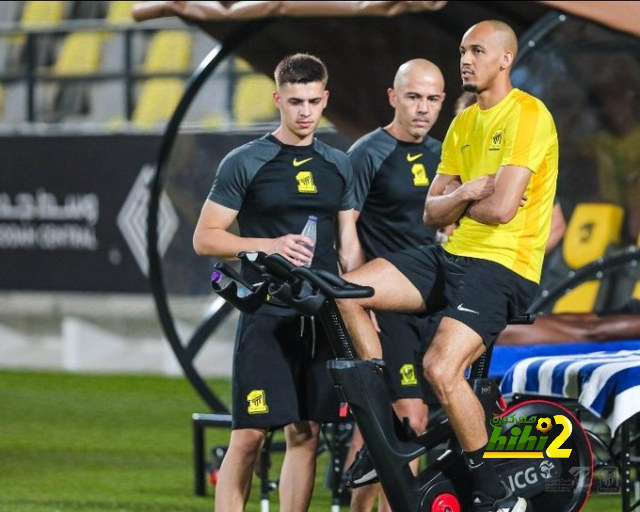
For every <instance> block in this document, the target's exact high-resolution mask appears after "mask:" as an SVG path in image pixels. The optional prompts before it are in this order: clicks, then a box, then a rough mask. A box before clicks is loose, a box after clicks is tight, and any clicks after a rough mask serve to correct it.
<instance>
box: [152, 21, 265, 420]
mask: <svg viewBox="0 0 640 512" xmlns="http://www.w3.org/2000/svg"><path fill="white" fill-rule="evenodd" d="M272 21H274V20H273V19H263V20H256V21H251V22H248V23H246V24H244V25H242V26H241V27H240V28H238V29H237V30H236V31H235V32H233V34H231V35H230V36H229V37H228V38H227V40H226V41H225V42H224V43H222V44H220V45H219V46H217V47H216V48H214V49H213V50H212V51H211V52H210V53H209V54H208V55H207V56H206V57H205V58H204V60H203V61H202V62H201V63H200V65H199V66H198V67H197V69H196V70H195V71H194V73H193V75H192V76H191V78H190V79H189V81H188V83H187V87H186V89H185V92H184V94H183V96H182V98H181V99H180V102H179V103H178V106H177V107H176V110H175V111H174V113H173V115H172V116H171V119H170V120H169V123H168V124H167V128H166V130H165V132H164V135H163V137H162V142H161V144H160V149H159V152H158V161H157V164H156V168H155V173H154V176H153V179H152V181H151V188H150V191H149V193H150V198H149V209H148V212H147V233H146V235H147V259H148V261H149V283H150V286H151V292H152V295H153V299H154V302H155V305H156V309H157V311H158V316H159V318H160V324H161V326H162V330H163V331H164V334H165V336H166V337H167V340H168V341H169V344H170V345H171V348H172V349H173V352H174V353H175V355H176V357H177V359H178V362H179V363H180V366H181V367H182V370H183V371H184V374H185V376H186V377H187V379H189V381H190V382H191V384H192V385H193V387H194V388H195V390H196V391H197V392H198V394H199V395H200V397H201V398H202V399H203V400H204V401H205V403H206V404H207V405H208V406H209V408H210V409H211V410H212V411H213V412H216V413H221V414H224V413H228V412H229V410H228V409H227V407H226V406H225V404H224V403H222V401H221V400H220V399H219V398H218V397H217V396H216V394H215V393H214V392H213V391H212V390H211V388H210V387H209V386H208V385H207V384H206V382H205V381H204V379H203V378H202V377H201V376H200V374H199V373H198V371H197V370H196V369H195V367H194V365H193V361H194V359H195V357H196V356H197V355H198V352H199V351H200V349H201V348H202V346H203V345H204V343H205V342H206V340H207V338H208V337H209V336H210V335H211V333H212V332H213V331H214V330H215V329H216V328H217V327H218V326H219V325H220V323H221V322H222V320H224V318H225V317H226V316H227V315H228V314H229V313H230V312H231V310H232V309H233V306H232V305H231V304H229V303H227V302H226V301H224V300H222V299H218V300H217V301H216V302H215V303H214V306H213V307H212V308H211V309H210V310H209V312H208V314H207V316H205V318H203V319H202V321H201V322H200V324H199V325H198V327H197V328H196V330H195V331H194V332H193V334H192V335H191V337H190V339H188V340H186V343H183V340H182V339H181V338H180V335H179V334H178V330H177V329H176V324H175V321H174V318H173V315H172V313H171V308H170V307H169V302H168V300H167V290H166V287H165V282H164V276H163V273H162V257H161V255H160V250H159V248H158V217H159V215H158V214H159V207H160V197H161V195H162V192H163V190H164V185H165V182H166V175H167V164H168V162H169V157H170V155H171V151H172V150H173V147H174V144H175V141H176V138H177V135H178V129H179V127H180V123H181V122H182V119H183V118H184V116H185V114H186V112H187V111H188V109H189V106H190V105H191V103H192V101H193V99H194V98H195V96H196V94H197V93H198V91H199V90H200V88H201V87H202V85H203V84H204V83H205V81H206V80H207V78H209V76H210V75H211V74H212V73H213V72H214V71H215V69H216V68H217V67H218V65H219V64H220V63H221V62H222V61H223V60H224V59H225V58H226V57H227V56H229V55H230V54H231V53H232V52H234V51H235V50H236V49H237V48H238V47H239V46H240V45H241V44H242V43H244V42H245V41H247V40H248V39H250V38H251V37H252V36H253V35H254V34H256V33H257V32H259V31H260V30H262V29H263V28H265V27H266V26H267V25H269V24H270V23H271V22H272Z"/></svg>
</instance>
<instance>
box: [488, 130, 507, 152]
mask: <svg viewBox="0 0 640 512" xmlns="http://www.w3.org/2000/svg"><path fill="white" fill-rule="evenodd" d="M503 138H504V130H498V131H497V132H495V133H494V134H493V135H492V136H491V142H490V144H489V151H498V150H500V148H501V147H502V139H503Z"/></svg>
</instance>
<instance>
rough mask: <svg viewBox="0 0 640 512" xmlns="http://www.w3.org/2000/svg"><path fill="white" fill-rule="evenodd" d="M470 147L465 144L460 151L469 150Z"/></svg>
mask: <svg viewBox="0 0 640 512" xmlns="http://www.w3.org/2000/svg"><path fill="white" fill-rule="evenodd" d="M470 147H471V144H465V145H464V146H462V147H461V148H460V151H464V150H465V149H467V148H470Z"/></svg>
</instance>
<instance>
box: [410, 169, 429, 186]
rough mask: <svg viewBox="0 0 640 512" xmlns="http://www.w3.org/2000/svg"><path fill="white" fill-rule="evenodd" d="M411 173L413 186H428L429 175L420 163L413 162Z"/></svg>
mask: <svg viewBox="0 0 640 512" xmlns="http://www.w3.org/2000/svg"><path fill="white" fill-rule="evenodd" d="M411 173H412V174H413V186H414V187H428V186H429V176H427V170H426V169H425V167H424V165H422V164H414V165H412V166H411Z"/></svg>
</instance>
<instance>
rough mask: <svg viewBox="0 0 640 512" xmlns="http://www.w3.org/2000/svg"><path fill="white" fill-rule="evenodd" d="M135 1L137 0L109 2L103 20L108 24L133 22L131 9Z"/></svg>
mask: <svg viewBox="0 0 640 512" xmlns="http://www.w3.org/2000/svg"><path fill="white" fill-rule="evenodd" d="M137 3H138V2H137V1H134V2H131V1H128V0H127V1H116V2H109V9H108V10H107V16H106V18H105V21H106V22H107V24H110V25H128V24H133V18H132V17H131V11H132V10H133V6H134V5H135V4H137Z"/></svg>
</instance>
